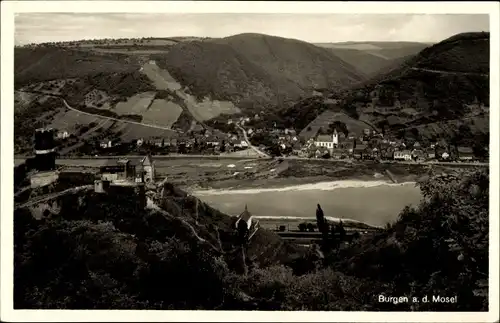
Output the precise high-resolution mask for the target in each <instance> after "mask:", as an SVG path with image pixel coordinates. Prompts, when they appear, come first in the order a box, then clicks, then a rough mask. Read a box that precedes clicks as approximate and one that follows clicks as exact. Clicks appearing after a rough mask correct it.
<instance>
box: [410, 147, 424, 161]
mask: <svg viewBox="0 0 500 323" xmlns="http://www.w3.org/2000/svg"><path fill="white" fill-rule="evenodd" d="M411 156H412V158H413V159H414V160H418V161H423V160H425V157H426V154H425V152H424V151H423V150H422V149H413V151H412V152H411Z"/></svg>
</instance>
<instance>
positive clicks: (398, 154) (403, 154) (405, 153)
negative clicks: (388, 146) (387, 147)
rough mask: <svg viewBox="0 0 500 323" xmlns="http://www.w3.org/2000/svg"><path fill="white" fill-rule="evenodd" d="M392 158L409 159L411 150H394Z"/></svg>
mask: <svg viewBox="0 0 500 323" xmlns="http://www.w3.org/2000/svg"><path fill="white" fill-rule="evenodd" d="M394 160H411V152H410V151H409V150H398V151H395V152H394Z"/></svg>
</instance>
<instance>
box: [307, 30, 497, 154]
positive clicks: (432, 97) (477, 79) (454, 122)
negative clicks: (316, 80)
mask: <svg viewBox="0 0 500 323" xmlns="http://www.w3.org/2000/svg"><path fill="white" fill-rule="evenodd" d="M334 96H337V97H340V98H341V100H340V101H339V104H338V106H337V109H341V110H343V111H345V112H347V113H348V114H349V115H351V116H354V117H357V118H359V120H361V121H363V122H367V123H370V124H373V125H375V126H376V127H377V128H378V129H379V130H385V131H392V132H393V133H395V134H397V135H398V136H400V137H406V136H410V137H415V136H416V137H420V139H422V138H423V139H427V140H435V139H436V138H444V139H447V140H455V139H456V138H458V137H462V138H459V139H460V140H459V142H458V143H460V141H463V139H466V136H460V133H461V132H463V131H464V130H467V132H468V131H470V132H471V136H472V137H474V136H476V135H483V134H487V133H489V127H488V118H489V108H488V106H489V34H488V33H467V34H460V35H456V36H453V37H451V38H449V39H446V40H444V41H442V42H440V43H437V44H435V45H432V46H430V47H428V48H426V49H424V50H422V51H421V52H420V53H418V55H415V56H413V57H409V58H407V59H406V60H405V61H404V62H403V63H402V64H401V65H399V66H398V67H394V66H392V67H389V68H387V70H386V71H385V72H384V73H381V74H380V75H377V76H375V77H373V78H371V79H370V80H368V81H366V82H364V83H363V84H362V85H359V86H355V87H353V89H350V90H346V91H344V92H343V93H335V94H334ZM324 110H325V109H324V108H322V107H321V106H320V107H318V111H319V112H321V111H324ZM319 114H320V113H317V114H316V115H319ZM313 115H314V114H313ZM301 123H303V122H301ZM472 137H469V139H472ZM481 144H482V145H484V144H485V143H484V142H482V143H481Z"/></svg>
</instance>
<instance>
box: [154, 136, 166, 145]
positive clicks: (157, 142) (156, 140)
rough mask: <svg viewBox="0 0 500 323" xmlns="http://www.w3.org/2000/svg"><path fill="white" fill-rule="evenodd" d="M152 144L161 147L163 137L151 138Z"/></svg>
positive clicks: (163, 140) (163, 141)
mask: <svg viewBox="0 0 500 323" xmlns="http://www.w3.org/2000/svg"><path fill="white" fill-rule="evenodd" d="M153 145H155V146H156V147H163V146H164V145H165V139H163V138H156V139H153Z"/></svg>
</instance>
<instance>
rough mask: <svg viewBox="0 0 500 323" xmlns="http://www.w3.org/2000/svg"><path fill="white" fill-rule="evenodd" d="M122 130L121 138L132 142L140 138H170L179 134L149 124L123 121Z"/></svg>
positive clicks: (120, 129)
mask: <svg viewBox="0 0 500 323" xmlns="http://www.w3.org/2000/svg"><path fill="white" fill-rule="evenodd" d="M119 131H120V132H121V134H120V138H121V139H122V140H123V141H124V142H130V141H133V140H136V139H139V138H143V139H152V138H159V137H162V138H170V137H172V136H174V137H175V136H176V135H177V134H176V133H175V132H174V131H169V130H164V129H158V128H151V127H147V126H142V125H138V124H130V123H123V124H122V126H121V127H120V128H119Z"/></svg>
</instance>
